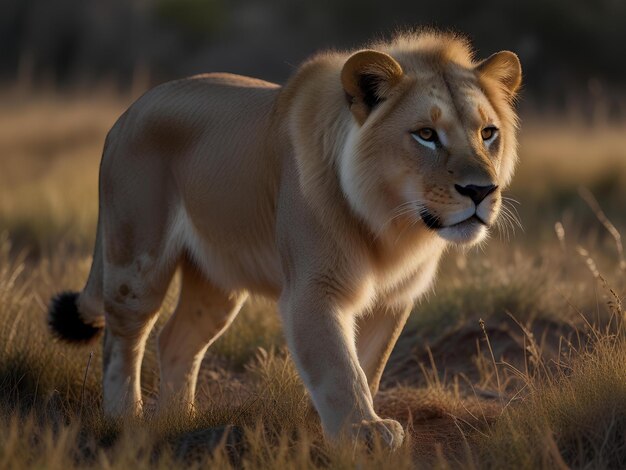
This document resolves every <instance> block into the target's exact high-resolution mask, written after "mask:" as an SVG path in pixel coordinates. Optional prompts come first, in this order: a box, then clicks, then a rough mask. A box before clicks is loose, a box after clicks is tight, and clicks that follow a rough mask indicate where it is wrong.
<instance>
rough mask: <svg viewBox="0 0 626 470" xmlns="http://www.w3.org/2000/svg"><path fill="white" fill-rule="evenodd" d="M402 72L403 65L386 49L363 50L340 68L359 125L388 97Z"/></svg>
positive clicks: (351, 108) (343, 83)
mask: <svg viewBox="0 0 626 470" xmlns="http://www.w3.org/2000/svg"><path fill="white" fill-rule="evenodd" d="M403 74H404V72H403V71H402V67H400V64H398V62H396V60H395V59H394V58H393V57H391V56H390V55H387V54H385V53H383V52H378V51H372V50H364V51H359V52H357V53H355V54H353V55H352V56H350V58H348V60H347V61H346V63H345V64H344V66H343V69H342V70H341V84H342V85H343V89H344V91H345V92H346V95H347V97H348V100H349V103H350V111H352V114H353V115H354V117H355V119H356V120H357V122H358V123H359V124H363V123H364V122H365V120H366V119H367V116H369V114H370V112H371V111H372V110H373V109H374V108H375V107H376V106H377V105H378V104H379V103H380V102H382V101H384V100H385V98H386V97H387V96H388V95H389V92H390V91H391V90H392V89H393V87H394V86H395V85H397V84H398V82H399V81H400V79H401V78H402V76H403Z"/></svg>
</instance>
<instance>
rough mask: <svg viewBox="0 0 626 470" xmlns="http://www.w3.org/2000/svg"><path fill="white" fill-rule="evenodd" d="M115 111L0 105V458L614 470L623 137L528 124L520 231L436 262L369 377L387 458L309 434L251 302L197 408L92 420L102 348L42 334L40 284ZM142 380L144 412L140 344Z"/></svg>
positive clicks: (621, 339)
mask: <svg viewBox="0 0 626 470" xmlns="http://www.w3.org/2000/svg"><path fill="white" fill-rule="evenodd" d="M127 104H128V103H124V102H123V100H120V99H116V98H111V97H102V96H100V97H90V98H89V99H86V98H83V99H78V98H73V99H69V100H68V99H61V98H59V97H56V98H55V97H43V98H36V99H35V98H31V99H29V100H27V102H23V101H21V102H18V101H16V100H14V99H11V97H8V98H7V99H5V100H3V101H2V105H0V233H2V234H3V235H2V237H0V468H25V467H35V468H42V467H45V468H51V469H54V468H63V469H66V468H96V467H97V468H100V467H104V468H129V467H134V468H147V467H155V468H159V467H163V468H172V467H178V466H188V467H207V466H209V467H210V468H229V467H232V466H235V467H242V468H268V469H269V468H272V469H274V468H327V467H330V468H354V467H355V466H357V467H359V468H383V467H387V468H397V469H402V468H416V467H417V468H422V467H424V468H431V467H433V466H436V467H439V468H449V467H459V466H461V467H469V468H473V467H503V466H506V467H516V468H554V467H566V466H573V467H577V468H582V467H586V468H601V467H623V466H624V465H626V407H625V406H626V405H625V404H626V338H625V335H624V326H623V321H624V318H623V315H624V312H623V309H622V306H621V304H620V302H621V297H620V296H623V295H624V292H625V291H626V273H625V270H624V267H623V266H620V262H619V261H620V260H619V255H618V249H617V248H616V247H617V244H616V238H615V235H616V233H624V229H625V228H626V218H624V214H623V210H620V209H622V208H621V207H620V202H621V201H624V200H626V189H625V188H626V184H624V183H625V182H626V164H625V163H624V162H626V155H625V154H626V136H625V135H624V134H623V131H621V130H618V129H612V128H600V129H585V128H583V127H580V126H578V125H573V126H572V127H568V126H566V125H563V124H562V123H560V124H555V123H547V122H541V121H531V120H527V121H528V122H525V127H524V134H523V139H522V144H521V145H522V155H521V156H522V160H521V164H520V167H519V172H518V177H517V178H516V180H515V184H514V186H513V188H512V189H511V194H513V195H514V197H515V198H516V199H518V200H520V201H521V202H522V204H521V206H519V208H518V210H519V212H520V216H521V218H522V221H523V223H524V226H525V229H526V231H525V232H521V231H520V230H517V232H516V234H515V235H511V234H509V237H510V238H511V240H510V241H508V242H507V241H506V237H505V236H503V237H494V239H493V240H492V241H491V242H490V243H489V244H488V245H487V246H486V247H485V248H483V249H478V250H472V251H471V252H469V253H453V254H451V255H450V256H448V257H447V259H446V260H445V263H444V265H443V267H442V272H441V274H440V276H439V283H438V286H437V289H436V292H435V293H434V294H432V295H430V297H429V298H428V299H425V300H424V301H422V302H421V303H420V305H418V306H417V307H416V309H415V312H414V314H413V316H412V317H411V319H410V322H409V325H408V327H407V329H406V331H405V332H404V334H403V335H402V337H401V339H400V342H399V344H398V346H397V348H396V350H395V351H394V354H393V356H392V359H391V361H390V364H389V367H388V369H387V371H386V373H385V376H384V378H383V391H382V392H381V393H380V395H379V396H378V397H377V400H376V406H377V408H378V410H379V411H380V413H381V414H384V415H385V416H390V417H394V418H396V419H398V420H400V421H401V422H402V423H403V424H404V425H406V426H407V428H408V429H409V439H408V441H407V443H406V445H404V446H403V448H402V449H401V450H400V451H399V452H397V453H395V454H393V455H390V454H388V453H387V452H385V451H384V450H382V449H379V448H375V449H374V450H371V451H367V450H366V449H363V448H359V447H356V448H355V447H353V446H351V445H346V444H344V445H340V446H334V447H331V446H328V445H327V444H325V443H324V442H323V440H322V438H321V434H320V427H319V422H318V418H317V416H316V414H315V413H314V412H313V410H312V409H311V405H310V403H309V401H308V398H307V396H306V393H305V391H304V389H303V387H302V384H301V383H300V381H299V379H298V377H297V374H296V372H295V370H294V367H293V364H292V362H291V361H290V359H289V357H288V354H287V353H286V351H285V349H284V340H283V338H282V334H281V330H280V324H279V321H278V317H277V315H276V314H275V307H274V306H273V305H272V304H267V303H263V302H253V303H250V304H249V305H247V306H246V307H245V309H244V311H243V312H242V314H241V315H240V316H239V317H238V318H237V320H235V323H234V324H233V327H232V328H231V329H230V330H229V331H228V332H227V333H226V334H225V335H224V337H223V338H221V339H220V340H219V341H218V342H217V343H216V344H215V345H214V346H213V347H212V348H211V350H210V352H209V354H208V355H207V358H206V359H205V362H204V364H203V368H202V370H201V377H200V383H199V391H198V393H199V404H198V411H199V412H198V413H197V415H196V416H195V417H193V418H190V417H187V416H180V415H175V414H169V415H168V414H165V415H159V416H156V415H151V414H149V415H148V416H147V417H146V418H144V419H142V420H136V421H125V422H106V421H104V420H103V419H102V417H101V413H100V394H101V391H100V378H101V376H100V348H99V346H96V347H93V348H89V347H88V348H83V349H81V348H71V347H68V346H65V345H62V344H57V343H55V342H53V341H51V340H50V338H49V335H48V333H47V331H46V329H45V324H44V315H45V310H46V303H47V301H48V299H49V298H50V296H51V295H52V294H53V293H54V292H56V291H59V290H61V289H80V288H81V287H82V283H83V282H84V280H85V278H86V276H87V273H88V269H89V263H90V252H91V245H92V243H93V230H94V226H95V221H96V215H97V214H96V210H97V198H96V197H97V171H98V163H99V158H100V151H101V146H102V142H103V139H104V136H105V134H106V131H107V129H108V128H109V127H110V126H111V125H112V123H113V122H114V120H115V118H116V116H117V115H118V114H119V113H120V112H121V111H122V110H123V108H124V107H125V106H126V105H127ZM581 185H583V186H586V187H589V188H591V189H592V192H593V194H594V195H595V196H596V197H597V198H598V201H599V205H600V207H602V209H603V210H604V212H605V213H606V217H608V219H609V220H610V221H611V222H612V223H613V224H614V225H615V227H614V230H613V231H612V234H611V232H610V231H609V230H607V227H609V226H608V225H607V224H606V220H602V217H599V218H600V219H601V220H598V214H594V210H595V211H596V212H597V207H594V210H591V208H590V207H589V205H588V203H586V202H585V201H584V200H583V198H581V197H580V195H579V186H581ZM583 194H586V193H583ZM587 199H588V197H587ZM592 205H593V203H592ZM557 222H558V224H559V225H557V226H556V227H557V230H556V233H555V224H556V223H557ZM603 224H604V225H603ZM501 238H504V240H502V239H501ZM177 288H178V287H177V283H176V282H174V285H173V286H172V288H171V292H170V293H169V294H168V297H167V299H166V302H165V305H164V307H163V312H162V317H163V318H162V319H160V321H159V323H158V324H157V328H156V329H155V332H157V331H158V329H159V328H160V327H161V326H162V324H163V321H164V320H165V319H166V318H167V315H168V314H169V312H171V310H172V308H173V306H174V303H175V300H176V292H177ZM481 320H483V321H481ZM91 354H92V356H91V358H90V355H91ZM88 364H89V367H88ZM142 375H143V377H142V378H143V384H144V396H145V398H146V401H147V404H148V407H150V406H152V405H153V404H154V402H155V398H156V393H157V390H158V374H157V363H156V357H155V344H154V336H153V337H151V339H150V341H149V347H148V352H147V354H146V358H145V360H144V364H143V371H142Z"/></svg>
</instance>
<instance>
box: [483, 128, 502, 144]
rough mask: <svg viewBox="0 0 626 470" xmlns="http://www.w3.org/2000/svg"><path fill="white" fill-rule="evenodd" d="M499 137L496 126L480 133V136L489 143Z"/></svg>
mask: <svg viewBox="0 0 626 470" xmlns="http://www.w3.org/2000/svg"><path fill="white" fill-rule="evenodd" d="M497 135H498V128H497V127H495V126H487V127H485V128H484V129H483V130H482V131H480V136H481V137H482V139H483V140H484V141H485V142H489V141H491V140H493V139H495V137H496V136H497Z"/></svg>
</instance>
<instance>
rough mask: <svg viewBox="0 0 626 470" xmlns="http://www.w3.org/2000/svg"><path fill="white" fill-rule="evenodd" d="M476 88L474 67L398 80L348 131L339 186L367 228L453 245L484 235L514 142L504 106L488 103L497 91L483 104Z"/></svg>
mask: <svg viewBox="0 0 626 470" xmlns="http://www.w3.org/2000/svg"><path fill="white" fill-rule="evenodd" d="M484 89H485V83H484V82H482V83H481V81H480V77H479V75H478V74H477V71H476V70H473V69H467V68H464V67H460V66H456V65H452V66H450V67H448V68H447V69H446V70H445V71H441V70H438V71H433V72H431V73H427V72H426V73H424V72H423V73H418V74H407V75H404V76H403V77H402V79H401V80H399V82H398V83H397V84H395V90H391V91H390V94H389V97H388V98H387V99H385V100H384V101H382V102H380V103H378V105H377V106H376V107H374V108H373V109H372V110H371V112H370V113H369V114H368V115H367V116H366V118H365V119H364V121H363V123H362V125H360V126H359V125H355V126H354V128H353V129H352V130H351V132H350V135H349V136H348V141H347V144H346V147H345V149H344V154H343V155H342V160H341V168H340V175H341V182H342V187H343V190H344V192H345V194H346V196H347V197H348V199H349V200H350V203H351V205H352V206H353V208H354V209H355V210H356V211H357V212H359V213H360V214H361V216H363V217H364V218H365V219H366V221H367V222H368V223H369V224H370V225H371V226H372V228H373V230H375V231H376V232H377V233H381V232H383V231H385V230H394V229H396V230H407V227H408V229H409V230H413V229H418V230H420V229H421V230H425V229H426V230H431V231H434V232H435V233H436V234H437V235H439V236H440V237H442V238H444V239H446V240H449V241H452V242H456V243H462V244H471V243H476V242H478V241H480V240H481V239H483V238H484V237H485V235H486V234H487V232H488V229H489V227H491V226H492V225H493V224H494V222H495V220H496V219H497V217H498V214H499V212H500V208H501V190H502V188H503V187H504V186H506V184H508V182H509V180H510V177H511V173H512V170H513V167H514V161H515V145H516V144H515V126H514V115H513V114H512V110H511V108H510V104H509V102H508V101H506V100H504V101H503V100H502V99H500V100H499V101H498V100H497V98H499V97H498V96H497V93H504V91H503V90H502V89H501V88H497V89H496V90H494V91H493V93H495V95H493V94H492V96H491V98H492V99H491V100H490V99H489V98H488V96H487V94H486V93H488V92H485V91H484ZM393 91H395V93H393ZM494 98H496V103H495V104H493V101H494ZM503 98H504V97H503ZM498 105H499V107H500V109H497V107H498ZM503 106H505V107H506V108H503Z"/></svg>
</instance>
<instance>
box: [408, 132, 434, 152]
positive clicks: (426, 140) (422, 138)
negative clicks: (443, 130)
mask: <svg viewBox="0 0 626 470" xmlns="http://www.w3.org/2000/svg"><path fill="white" fill-rule="evenodd" d="M411 135H412V136H413V138H414V139H415V140H417V141H418V142H419V143H420V144H422V145H424V146H425V147H428V148H429V149H433V150H434V149H435V148H436V147H437V145H438V144H439V136H438V135H437V131H435V129H432V128H430V127H422V128H421V129H418V130H417V131H415V132H411Z"/></svg>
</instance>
